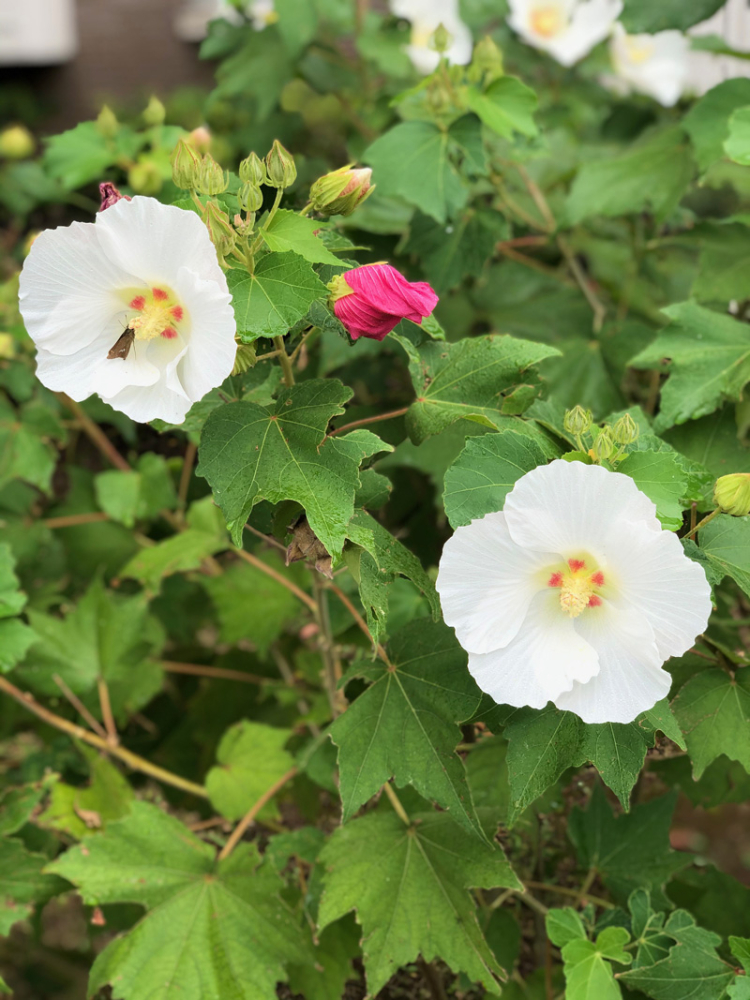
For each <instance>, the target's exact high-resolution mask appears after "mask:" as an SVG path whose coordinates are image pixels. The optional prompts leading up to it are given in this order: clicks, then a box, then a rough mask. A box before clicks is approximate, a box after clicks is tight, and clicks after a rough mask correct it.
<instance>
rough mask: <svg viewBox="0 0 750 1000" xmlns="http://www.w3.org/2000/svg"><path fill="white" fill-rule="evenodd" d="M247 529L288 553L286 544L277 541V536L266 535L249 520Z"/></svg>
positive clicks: (268, 543) (267, 543)
mask: <svg viewBox="0 0 750 1000" xmlns="http://www.w3.org/2000/svg"><path fill="white" fill-rule="evenodd" d="M245 531H249V532H250V533H251V534H253V535H255V537H256V538H260V539H261V540H262V541H264V542H265V543H266V545H271V546H273V548H275V549H279V551H280V552H283V553H284V554H286V545H282V544H281V542H277V541H276V539H275V538H273V537H272V536H271V535H264V534H263V532H262V531H258V529H257V528H254V527H253V526H252V524H250V523H249V522H248V523H247V524H246V525H245Z"/></svg>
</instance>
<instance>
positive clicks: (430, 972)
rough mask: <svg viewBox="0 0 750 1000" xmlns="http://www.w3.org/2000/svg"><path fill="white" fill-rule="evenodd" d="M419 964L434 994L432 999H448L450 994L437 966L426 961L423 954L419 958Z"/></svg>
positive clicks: (423, 976)
mask: <svg viewBox="0 0 750 1000" xmlns="http://www.w3.org/2000/svg"><path fill="white" fill-rule="evenodd" d="M417 965H418V966H419V971H420V972H421V973H422V978H423V979H424V981H425V982H426V983H427V986H428V988H429V990H430V993H431V994H432V1000H448V994H447V993H446V992H445V987H444V986H443V981H442V979H441V978H440V975H439V973H438V971H437V969H436V968H435V966H434V965H433V964H432V963H431V962H425V960H424V959H423V958H422V956H421V955H420V957H419V958H418V959H417Z"/></svg>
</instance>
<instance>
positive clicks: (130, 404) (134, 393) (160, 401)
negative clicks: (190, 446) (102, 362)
mask: <svg viewBox="0 0 750 1000" xmlns="http://www.w3.org/2000/svg"><path fill="white" fill-rule="evenodd" d="M107 211H109V209H107ZM105 402H106V403H109V405H110V406H113V407H114V408H115V409H116V410H120V411H121V412H122V413H125V414H126V415H127V416H128V417H130V419H131V420H135V421H136V422H137V423H140V424H146V423H148V422H149V420H165V421H166V422H167V423H170V424H181V423H182V421H183V420H184V419H185V415H186V414H187V411H188V410H189V409H190V405H191V404H190V400H188V399H185V397H184V396H181V395H178V394H177V393H176V392H172V391H170V390H169V389H168V388H167V387H166V386H165V384H164V383H163V382H161V383H157V384H156V385H151V386H145V387H144V386H136V385H129V386H128V387H127V388H125V389H123V390H122V392H118V393H117V395H116V396H112V397H111V398H109V399H106V400H105Z"/></svg>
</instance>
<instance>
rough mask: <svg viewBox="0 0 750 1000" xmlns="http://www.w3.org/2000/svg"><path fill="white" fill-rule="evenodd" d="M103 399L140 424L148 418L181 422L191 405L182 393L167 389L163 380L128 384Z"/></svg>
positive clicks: (146, 421)
mask: <svg viewBox="0 0 750 1000" xmlns="http://www.w3.org/2000/svg"><path fill="white" fill-rule="evenodd" d="M104 401H105V403H109V405H110V406H113V407H114V408H115V409H116V410H120V411H122V413H125V414H126V415H127V416H129V417H130V419H131V420H135V421H136V422H137V423H140V424H145V423H148V421H149V420H165V421H166V422H167V423H170V424H181V423H182V422H183V420H184V419H185V416H186V415H187V411H188V410H189V409H190V406H191V405H192V404H191V402H190V400H189V399H187V398H186V397H185V396H184V395H180V394H179V393H176V392H172V391H171V390H170V389H168V388H167V386H166V384H165V382H163V381H162V382H157V383H156V384H155V385H149V386H138V385H129V386H127V387H126V388H125V389H123V390H122V391H121V392H118V393H117V395H116V396H111V397H109V398H108V399H105V400H104Z"/></svg>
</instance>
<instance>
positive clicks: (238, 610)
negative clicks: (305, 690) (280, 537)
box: [201, 552, 304, 653]
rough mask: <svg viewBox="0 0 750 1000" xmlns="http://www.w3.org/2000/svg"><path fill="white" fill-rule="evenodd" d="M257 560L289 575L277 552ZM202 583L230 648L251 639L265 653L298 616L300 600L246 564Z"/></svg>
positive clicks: (227, 570) (239, 564)
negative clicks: (287, 625)
mask: <svg viewBox="0 0 750 1000" xmlns="http://www.w3.org/2000/svg"><path fill="white" fill-rule="evenodd" d="M258 558H260V559H261V560H262V561H263V562H264V563H266V564H267V565H269V566H270V567H272V568H273V569H275V570H277V571H279V572H282V574H283V575H285V576H286V575H288V573H289V571H288V570H287V569H286V568H285V567H284V562H283V560H282V559H280V558H279V557H278V556H277V555H276V554H275V553H274V552H264V553H262V554H259V555H258ZM201 582H202V584H203V586H204V587H205V589H206V590H207V591H208V594H209V596H210V598H211V600H212V601H213V604H214V606H215V608H216V612H217V615H218V619H219V627H220V632H219V635H220V638H221V641H222V642H227V643H230V644H231V645H234V644H235V643H237V642H241V641H242V640H243V639H249V640H250V641H251V642H252V643H253V645H254V646H256V647H257V649H258V650H259V652H260V653H266V652H267V651H268V647H269V646H270V644H271V643H272V642H273V641H274V640H275V639H277V638H278V637H279V635H280V634H281V631H282V629H283V628H284V626H285V625H286V624H287V623H288V622H290V621H292V620H293V619H294V618H296V617H297V615H298V613H299V607H300V605H299V603H298V601H297V598H296V597H295V596H294V594H292V593H291V592H290V591H289V589H288V588H287V587H282V585H281V584H280V583H277V582H276V580H274V579H273V578H272V577H270V576H268V574H266V573H264V572H263V571H262V570H260V569H256V568H255V566H251V565H249V564H248V563H245V562H242V563H237V564H235V565H234V566H229V567H227V568H226V569H225V570H224V572H223V573H222V574H221V576H212V577H206V578H205V579H203V580H202V581H201ZM303 586H304V583H303Z"/></svg>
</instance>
